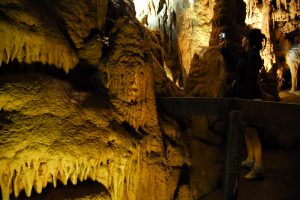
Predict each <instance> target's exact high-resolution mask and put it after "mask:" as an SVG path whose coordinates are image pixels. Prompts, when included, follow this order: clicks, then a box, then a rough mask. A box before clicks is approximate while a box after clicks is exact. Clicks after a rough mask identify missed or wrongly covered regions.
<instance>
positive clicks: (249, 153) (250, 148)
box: [245, 127, 254, 160]
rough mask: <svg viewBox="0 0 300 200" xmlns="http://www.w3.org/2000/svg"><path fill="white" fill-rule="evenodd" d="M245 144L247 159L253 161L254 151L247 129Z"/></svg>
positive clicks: (247, 129)
mask: <svg viewBox="0 0 300 200" xmlns="http://www.w3.org/2000/svg"><path fill="white" fill-rule="evenodd" d="M245 143H246V148H247V159H249V160H254V149H253V144H252V143H253V142H252V140H251V135H250V132H249V128H248V127H246V130H245Z"/></svg>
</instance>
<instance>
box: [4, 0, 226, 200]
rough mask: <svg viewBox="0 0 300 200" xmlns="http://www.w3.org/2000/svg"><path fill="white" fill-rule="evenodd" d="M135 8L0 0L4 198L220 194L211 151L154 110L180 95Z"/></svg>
mask: <svg viewBox="0 0 300 200" xmlns="http://www.w3.org/2000/svg"><path fill="white" fill-rule="evenodd" d="M132 5H133V2H132V1H130V0H126V1H125V0H124V1H123V0H116V1H115V0H111V1H106V0H88V1H64V0H63V1H52V0H51V1H50V0H42V1H26V2H23V1H20V0H4V1H1V3H0V12H1V15H0V36H1V37H0V50H1V51H0V63H1V64H2V66H1V68H0V77H1V78H0V188H1V196H2V199H3V200H8V199H10V198H12V197H13V196H15V197H16V198H18V197H20V196H22V195H23V196H25V195H26V196H28V197H29V196H31V195H33V193H37V194H36V195H38V194H40V193H42V195H44V197H45V195H46V194H47V192H46V193H44V192H45V191H47V188H48V187H49V185H50V187H57V188H62V189H60V190H58V191H63V190H66V191H68V190H67V189H64V186H62V184H63V185H70V184H73V185H78V184H79V183H78V182H89V181H92V182H93V181H94V182H98V183H99V184H98V185H97V186H99V187H98V188H99V192H98V193H97V194H94V191H93V193H92V194H86V195H84V196H78V197H77V196H76V195H75V194H72V195H75V197H74V199H76V198H77V199H80V198H90V199H114V200H119V199H145V198H147V199H174V198H177V199H186V198H200V197H202V196H204V195H207V194H210V193H214V192H215V191H218V190H219V189H220V186H219V184H218V183H219V182H218V181H219V179H220V176H221V175H220V173H221V170H220V166H221V165H222V164H221V161H220V158H221V156H220V152H219V148H218V146H209V144H208V145H207V144H206V143H205V141H201V140H198V142H199V143H197V144H191V143H189V142H188V141H190V140H193V139H194V138H195V137H196V136H194V135H193V134H192V133H191V132H188V133H187V134H186V135H184V134H183V131H184V130H183V128H182V127H181V126H180V123H182V122H179V121H177V120H175V119H173V118H171V117H168V116H166V115H165V114H164V113H162V112H161V111H159V110H158V109H157V105H156V98H157V97H158V96H182V95H183V92H182V90H181V89H180V88H179V87H178V86H177V85H176V84H175V83H174V82H172V81H170V80H169V79H168V78H167V74H166V72H165V68H164V63H165V62H166V57H165V52H166V48H165V47H164V46H163V45H164V44H163V43H162V41H163V38H162V34H160V33H159V32H157V31H150V30H148V29H147V28H146V27H144V26H143V25H142V24H141V23H140V22H139V21H138V20H137V19H135V13H134V8H133V6H132ZM172 37H174V35H173V36H172ZM204 126H205V127H206V126H207V124H206V123H205V124H204ZM191 130H192V129H191ZM211 134H213V133H211ZM198 144H199V145H200V146H201V147H203V148H200V149H195V148H194V147H193V145H198ZM202 155H205V156H202ZM193 163H194V164H193ZM192 166H194V167H193V168H192ZM191 169H193V170H194V171H193V172H191ZM208 169H212V171H209V172H208V171H207V170H208ZM203 171H204V172H205V174H206V175H204V176H202V173H203ZM185 175H187V176H185ZM192 176H193V177H192ZM186 177H191V178H190V179H189V178H188V179H187V178H186ZM194 177H195V178H194ZM59 182H60V183H62V184H60V183H59ZM197 183H201V184H200V185H199V184H197ZM81 189H82V190H86V188H84V187H83V186H79V188H78V190H79V191H81ZM43 193H44V194H43ZM58 193H59V192H58ZM79 193H80V192H79ZM84 193H85V192H84ZM80 194H81V195H82V194H83V193H80ZM49 196H50V195H49ZM21 198H22V197H21ZM37 198H38V199H39V198H43V197H41V196H38V197H37ZM47 198H48V199H49V198H52V199H58V198H60V197H58V196H55V194H54V196H50V197H45V199H47ZM61 198H62V197H61ZM66 198H67V197H66ZM72 198H73V197H72ZM62 199H63V198H62Z"/></svg>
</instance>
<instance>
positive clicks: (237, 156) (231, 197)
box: [222, 110, 244, 200]
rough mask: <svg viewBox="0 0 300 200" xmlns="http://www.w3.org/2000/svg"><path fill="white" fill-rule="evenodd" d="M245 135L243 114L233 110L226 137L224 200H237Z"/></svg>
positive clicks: (230, 113) (230, 114)
mask: <svg viewBox="0 0 300 200" xmlns="http://www.w3.org/2000/svg"><path fill="white" fill-rule="evenodd" d="M243 135H244V128H243V120H242V112H241V111H240V110H232V111H230V112H229V118H228V129H227V137H226V140H227V141H226V158H225V159H226V160H225V173H224V182H223V188H222V189H223V199H224V200H235V199H237V192H238V184H239V176H240V163H241V149H242V148H241V147H242V141H243Z"/></svg>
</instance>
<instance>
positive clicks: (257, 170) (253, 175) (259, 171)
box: [245, 127, 263, 180]
mask: <svg viewBox="0 0 300 200" xmlns="http://www.w3.org/2000/svg"><path fill="white" fill-rule="evenodd" d="M247 134H248V138H249V140H250V144H251V148H252V150H253V155H254V161H255V163H254V166H253V168H252V170H251V171H250V172H249V173H248V174H246V175H245V179H247V180H253V179H257V178H260V177H262V176H263V167H262V147H261V142H260V139H259V137H258V133H257V129H256V128H250V127H249V128H248V130H247Z"/></svg>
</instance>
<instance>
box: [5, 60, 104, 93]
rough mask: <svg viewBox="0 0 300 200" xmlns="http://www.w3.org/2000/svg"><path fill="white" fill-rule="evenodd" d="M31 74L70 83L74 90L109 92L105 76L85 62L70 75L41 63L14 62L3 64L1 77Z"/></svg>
mask: <svg viewBox="0 0 300 200" xmlns="http://www.w3.org/2000/svg"><path fill="white" fill-rule="evenodd" d="M29 73H40V74H45V75H49V76H51V77H54V78H58V79H61V80H65V81H68V82H69V83H71V84H72V86H73V87H74V89H78V90H84V91H90V92H101V93H107V90H106V89H105V88H104V86H103V84H102V79H103V74H101V72H100V71H99V70H98V69H97V68H95V67H91V66H89V65H88V64H86V63H84V62H80V63H79V64H78V65H77V66H76V68H75V69H72V70H70V71H69V73H68V74H67V73H66V72H65V71H64V70H63V69H59V68H57V67H56V66H55V65H49V64H45V65H44V64H42V63H39V62H34V63H32V64H27V63H19V62H18V61H17V60H13V61H11V62H9V63H8V64H6V63H2V66H1V67H0V76H7V75H13V74H29Z"/></svg>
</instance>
